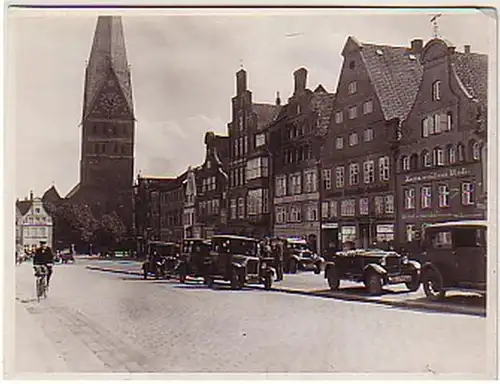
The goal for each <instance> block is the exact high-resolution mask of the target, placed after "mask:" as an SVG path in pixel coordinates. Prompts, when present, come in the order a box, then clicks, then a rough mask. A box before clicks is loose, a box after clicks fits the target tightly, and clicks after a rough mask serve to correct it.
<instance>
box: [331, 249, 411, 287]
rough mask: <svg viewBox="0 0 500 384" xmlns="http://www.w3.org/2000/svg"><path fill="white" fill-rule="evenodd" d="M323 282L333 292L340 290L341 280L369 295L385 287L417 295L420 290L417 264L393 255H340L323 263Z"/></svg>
mask: <svg viewBox="0 0 500 384" xmlns="http://www.w3.org/2000/svg"><path fill="white" fill-rule="evenodd" d="M325 278H326V279H327V281H328V285H329V286H330V289H331V290H332V291H335V290H337V289H338V288H339V285H340V280H350V281H355V282H360V283H364V284H365V286H366V288H367V289H368V292H369V293H371V294H381V293H382V289H383V286H384V285H389V284H400V283H405V284H406V287H407V288H408V289H409V290H410V291H416V290H418V288H419V286H420V263H419V262H417V261H415V260H409V259H408V258H407V257H406V256H402V255H400V254H398V253H396V252H393V251H383V250H380V249H355V250H350V251H342V252H337V253H336V254H335V256H334V258H333V261H331V262H327V263H326V265H325Z"/></svg>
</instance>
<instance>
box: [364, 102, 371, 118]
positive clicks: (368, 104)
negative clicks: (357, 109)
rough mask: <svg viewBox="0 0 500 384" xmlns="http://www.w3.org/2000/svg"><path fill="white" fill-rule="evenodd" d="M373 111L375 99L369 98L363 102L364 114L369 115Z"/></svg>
mask: <svg viewBox="0 0 500 384" xmlns="http://www.w3.org/2000/svg"><path fill="white" fill-rule="evenodd" d="M372 112H373V101H372V100H368V101H366V102H365V103H363V115H368V114H370V113H372Z"/></svg>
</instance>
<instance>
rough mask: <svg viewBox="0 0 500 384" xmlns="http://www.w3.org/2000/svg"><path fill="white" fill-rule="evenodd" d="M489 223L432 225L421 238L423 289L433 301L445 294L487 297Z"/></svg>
mask: <svg viewBox="0 0 500 384" xmlns="http://www.w3.org/2000/svg"><path fill="white" fill-rule="evenodd" d="M486 229H487V224H486V221H481V220H470V221H455V222H447V223H439V224H433V225H430V226H428V227H426V228H425V230H424V233H423V236H422V253H421V254H420V256H419V260H420V262H421V263H422V279H421V280H422V285H423V287H424V292H425V294H426V296H427V297H429V298H430V299H436V300H439V299H443V298H444V297H445V295H446V291H449V290H461V291H469V292H475V293H479V294H482V295H485V294H486V275H487V259H486V232H487V231H486Z"/></svg>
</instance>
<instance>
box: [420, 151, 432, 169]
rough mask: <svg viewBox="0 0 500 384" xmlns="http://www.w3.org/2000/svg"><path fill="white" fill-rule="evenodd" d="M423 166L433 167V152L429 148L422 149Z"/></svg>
mask: <svg viewBox="0 0 500 384" xmlns="http://www.w3.org/2000/svg"><path fill="white" fill-rule="evenodd" d="M422 166H423V167H424V168H430V167H432V159H431V154H430V152H429V151H427V150H424V151H422Z"/></svg>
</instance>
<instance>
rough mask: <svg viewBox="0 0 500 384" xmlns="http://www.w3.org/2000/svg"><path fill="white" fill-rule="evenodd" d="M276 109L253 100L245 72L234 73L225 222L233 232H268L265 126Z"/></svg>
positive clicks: (251, 234)
mask: <svg viewBox="0 0 500 384" xmlns="http://www.w3.org/2000/svg"><path fill="white" fill-rule="evenodd" d="M278 110H279V106H278V105H272V104H262V103H254V102H253V101H252V92H251V91H249V90H248V88H247V73H246V71H245V70H243V69H241V70H239V71H238V72H237V73H236V95H235V96H234V97H233V99H232V120H231V122H229V123H228V136H229V149H230V150H229V165H228V175H229V191H228V196H227V201H228V202H229V211H228V212H229V217H228V224H229V227H230V228H231V231H232V232H233V233H236V234H241V235H248V236H255V237H261V236H264V235H270V233H271V230H272V224H271V215H270V205H269V153H268V150H267V145H268V144H267V142H268V134H267V130H266V128H267V126H268V125H269V123H270V122H271V121H272V120H273V118H274V117H275V116H276V113H277V111H278Z"/></svg>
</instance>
